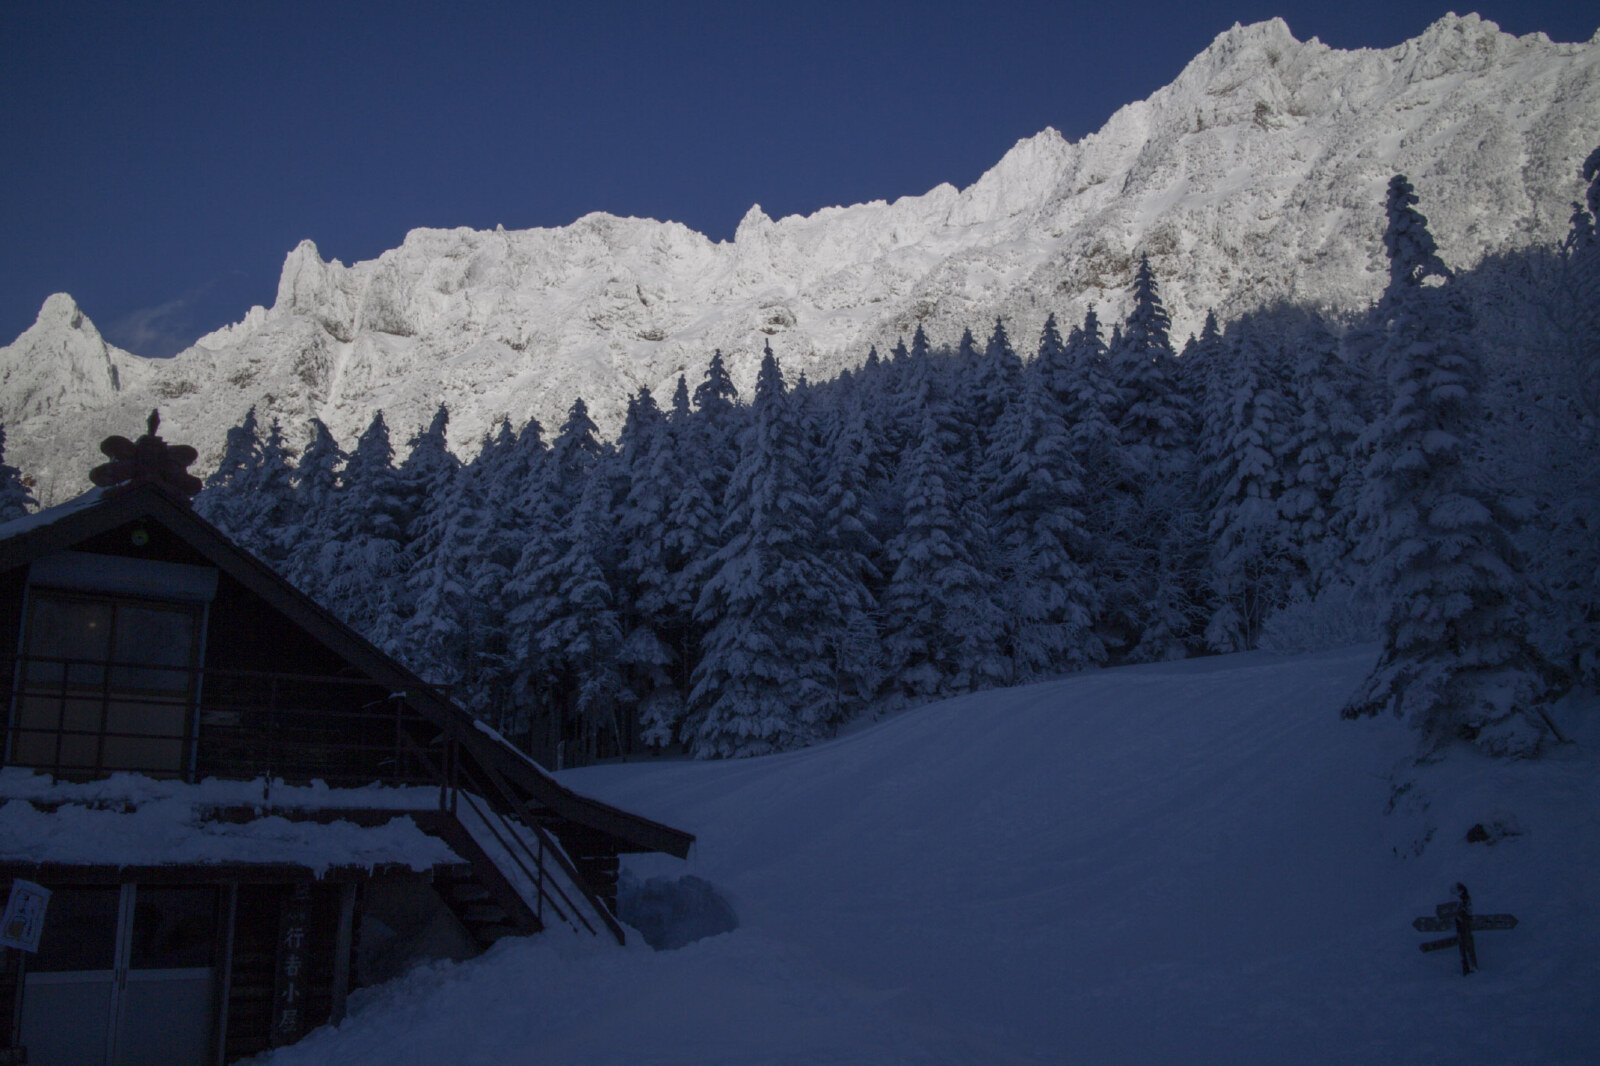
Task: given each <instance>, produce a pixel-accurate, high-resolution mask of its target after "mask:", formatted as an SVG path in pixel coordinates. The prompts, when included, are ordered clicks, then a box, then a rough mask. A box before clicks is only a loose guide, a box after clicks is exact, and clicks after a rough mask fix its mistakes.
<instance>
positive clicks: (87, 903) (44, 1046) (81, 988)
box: [22, 885, 218, 1066]
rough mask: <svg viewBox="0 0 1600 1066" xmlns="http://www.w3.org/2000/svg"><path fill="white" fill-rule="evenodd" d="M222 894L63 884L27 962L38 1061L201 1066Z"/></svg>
mask: <svg viewBox="0 0 1600 1066" xmlns="http://www.w3.org/2000/svg"><path fill="white" fill-rule="evenodd" d="M217 900H218V890H217V889H216V888H215V887H213V886H196V885H144V886H136V885H122V886H120V887H119V886H109V887H104V888H100V887H96V888H62V889H57V890H56V891H55V893H54V895H52V897H51V899H50V907H49V910H48V912H47V913H46V916H45V929H44V937H43V939H42V940H41V942H40V945H39V953H38V955H37V956H35V957H33V958H30V959H29V960H28V971H27V976H26V979H25V983H24V989H23V996H22V1043H23V1045H24V1046H25V1047H26V1048H27V1049H28V1062H29V1063H31V1064H33V1066H98V1064H100V1063H105V1064H107V1066H202V1064H203V1063H205V1062H206V1061H207V1059H208V1057H209V1055H210V1052H211V1031H212V1023H213V1019H214V1017H215V1010H214V1004H215V998H214V997H215V975H216V970H215V958H214V955H215V952H216V943H217V913H218V908H217Z"/></svg>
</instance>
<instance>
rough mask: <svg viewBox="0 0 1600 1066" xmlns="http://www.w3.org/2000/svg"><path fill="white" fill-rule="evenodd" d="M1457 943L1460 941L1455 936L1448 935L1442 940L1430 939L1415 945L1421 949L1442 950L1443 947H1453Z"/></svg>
mask: <svg viewBox="0 0 1600 1066" xmlns="http://www.w3.org/2000/svg"><path fill="white" fill-rule="evenodd" d="M1458 943H1460V941H1458V940H1457V939H1456V938H1455V937H1453V936H1448V937H1445V938H1444V939H1443V940H1430V941H1428V942H1427V943H1426V944H1418V945H1417V946H1418V947H1419V948H1421V949H1422V950H1423V951H1443V950H1444V949H1445V948H1453V947H1455V946H1456V944H1458Z"/></svg>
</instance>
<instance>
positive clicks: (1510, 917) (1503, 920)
mask: <svg viewBox="0 0 1600 1066" xmlns="http://www.w3.org/2000/svg"><path fill="white" fill-rule="evenodd" d="M1516 927H1517V917H1516V915H1514V914H1474V915H1473V916H1472V928H1474V929H1515V928H1516Z"/></svg>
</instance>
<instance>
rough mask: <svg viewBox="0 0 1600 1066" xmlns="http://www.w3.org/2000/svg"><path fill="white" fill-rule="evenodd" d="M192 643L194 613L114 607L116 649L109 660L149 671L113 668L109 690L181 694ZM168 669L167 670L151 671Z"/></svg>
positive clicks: (187, 676)
mask: <svg viewBox="0 0 1600 1066" xmlns="http://www.w3.org/2000/svg"><path fill="white" fill-rule="evenodd" d="M193 643H194V614H193V613H192V612H190V611H185V610H173V609H171V608H163V607H137V606H133V605H131V604H120V605H119V606H118V607H117V629H116V647H115V649H114V650H113V652H112V655H111V660H112V661H113V662H118V663H141V664H148V665H149V666H150V667H152V669H148V670H140V669H134V668H130V667H125V666H123V667H117V668H115V669H114V670H112V673H111V684H112V687H114V688H117V689H119V690H127V689H130V688H134V689H146V690H157V691H162V692H183V691H184V690H186V689H187V688H188V687H189V673H188V670H189V653H190V649H191V648H192V646H193ZM155 667H170V668H171V669H165V670H162V669H154V668H155Z"/></svg>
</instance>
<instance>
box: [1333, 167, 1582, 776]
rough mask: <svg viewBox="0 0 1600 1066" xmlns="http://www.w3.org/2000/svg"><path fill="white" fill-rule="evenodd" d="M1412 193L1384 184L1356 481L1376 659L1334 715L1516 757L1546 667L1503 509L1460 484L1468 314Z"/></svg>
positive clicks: (1528, 737)
mask: <svg viewBox="0 0 1600 1066" xmlns="http://www.w3.org/2000/svg"><path fill="white" fill-rule="evenodd" d="M1416 203H1417V196H1416V193H1415V192H1413V191H1412V188H1411V184H1410V183H1409V182H1408V181H1407V180H1406V179H1405V178H1404V176H1401V175H1396V176H1395V177H1394V178H1393V180H1391V181H1390V183H1389V195H1388V202H1387V214H1388V224H1387V227H1386V230H1385V234H1384V247H1385V249H1386V251H1387V252H1388V254H1389V267H1390V272H1389V277H1390V281H1389V287H1388V289H1387V290H1386V291H1385V293H1384V296H1383V300H1382V302H1381V304H1380V305H1379V315H1380V318H1381V321H1382V324H1383V330H1384V346H1383V349H1382V351H1381V353H1380V361H1381V363H1382V364H1383V365H1384V366H1385V367H1386V369H1387V371H1388V375H1387V381H1388V386H1389V396H1390V403H1389V408H1388V410H1387V412H1386V413H1385V415H1384V417H1383V418H1382V420H1381V421H1379V422H1378V424H1377V425H1375V426H1373V427H1371V429H1370V431H1369V432H1370V433H1371V435H1372V437H1373V450H1372V460H1371V464H1370V466H1369V468H1368V470H1367V474H1366V478H1365V488H1366V495H1365V497H1364V499H1363V501H1362V504H1363V506H1364V508H1365V509H1366V511H1367V513H1368V515H1369V519H1370V526H1371V529H1372V531H1373V540H1372V543H1371V545H1370V549H1369V550H1370V555H1371V557H1372V560H1373V562H1372V568H1371V583H1372V586H1373V588H1374V589H1377V590H1381V592H1382V594H1383V596H1384V599H1385V600H1386V607H1385V610H1384V616H1383V623H1382V635H1383V649H1382V652H1381V654H1380V656H1379V659H1378V663H1377V664H1376V665H1375V666H1374V667H1373V670H1372V672H1371V674H1369V675H1368V677H1367V678H1366V680H1365V681H1364V682H1363V683H1362V685H1361V686H1360V688H1359V689H1358V690H1357V692H1356V693H1355V694H1354V695H1353V696H1352V697H1351V699H1350V701H1349V703H1348V704H1347V705H1346V707H1345V710H1344V713H1345V715H1346V716H1347V717H1357V716H1361V715H1370V714H1376V713H1378V712H1379V711H1383V710H1392V711H1393V712H1394V713H1396V714H1397V715H1400V716H1401V717H1403V718H1404V719H1405V720H1406V721H1407V722H1408V723H1409V724H1410V725H1411V726H1412V727H1413V728H1414V729H1415V730H1416V731H1417V732H1418V733H1419V734H1420V735H1421V738H1422V744H1423V746H1424V749H1425V750H1433V749H1437V748H1439V747H1441V746H1443V745H1445V744H1447V743H1450V742H1452V741H1455V740H1458V739H1459V740H1469V741H1472V742H1474V743H1476V744H1477V745H1478V746H1479V747H1480V748H1482V749H1484V750H1486V751H1489V752H1491V753H1494V754H1511V755H1528V754H1533V753H1535V752H1537V751H1538V749H1539V747H1540V745H1541V743H1542V742H1543V741H1544V740H1545V739H1546V737H1547V736H1548V735H1549V731H1550V727H1549V725H1548V721H1549V720H1548V718H1547V717H1546V716H1545V715H1544V714H1543V712H1542V711H1541V709H1540V706H1539V704H1540V701H1541V700H1542V699H1543V698H1544V697H1545V696H1546V694H1547V692H1548V689H1549V683H1550V678H1549V673H1548V669H1549V668H1548V666H1547V664H1546V663H1545V662H1544V660H1543V659H1542V657H1541V656H1540V655H1539V654H1538V653H1537V652H1536V651H1535V650H1534V649H1533V647H1532V645H1531V644H1530V643H1529V642H1528V639H1527V626H1526V622H1525V619H1524V616H1523V614H1522V610H1521V603H1520V600H1521V593H1522V574H1521V572H1520V566H1519V561H1518V559H1517V556H1516V552H1515V550H1514V548H1513V547H1512V544H1511V539H1510V536H1509V532H1510V529H1511V528H1512V526H1513V525H1514V523H1515V516H1514V514H1513V513H1512V508H1510V507H1508V506H1507V501H1505V500H1503V499H1500V498H1497V497H1496V496H1495V495H1494V494H1492V493H1489V492H1487V491H1484V490H1483V489H1481V488H1480V487H1478V486H1475V485H1473V484H1471V483H1470V479H1469V477H1468V467H1467V463H1466V458H1467V451H1468V449H1469V448H1470V447H1471V441H1472V437H1473V434H1474V433H1475V432H1476V431H1477V423H1478V420H1479V408H1478V400H1477V396H1476V387H1477V385H1478V378H1479V365H1478V358H1477V355H1476V353H1475V352H1474V351H1473V350H1472V347H1471V343H1470V340H1469V337H1468V330H1467V326H1468V315H1467V311H1466V308H1465V305H1464V301H1463V300H1462V299H1461V297H1460V294H1459V292H1458V291H1456V290H1455V289H1454V287H1453V286H1452V285H1451V284H1450V283H1451V274H1450V271H1449V270H1448V268H1446V267H1445V265H1444V263H1443V261H1442V260H1441V259H1440V258H1439V255H1438V252H1437V249H1436V247H1435V245H1434V241H1433V237H1432V235H1431V234H1430V233H1429V232H1428V229H1427V220H1426V219H1425V218H1424V217H1423V216H1422V215H1421V214H1420V213H1419V212H1418V211H1417V210H1416V208H1415V204H1416Z"/></svg>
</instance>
